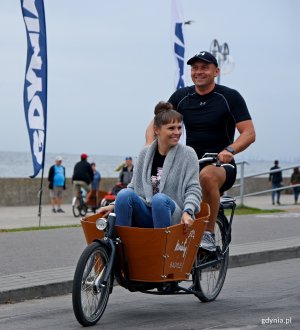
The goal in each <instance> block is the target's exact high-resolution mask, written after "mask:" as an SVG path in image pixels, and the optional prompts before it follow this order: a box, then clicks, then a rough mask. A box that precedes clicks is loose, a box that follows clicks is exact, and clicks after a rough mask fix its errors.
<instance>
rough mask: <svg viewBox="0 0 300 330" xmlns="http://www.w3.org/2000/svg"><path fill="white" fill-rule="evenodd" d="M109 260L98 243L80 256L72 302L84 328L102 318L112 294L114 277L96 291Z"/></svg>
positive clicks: (77, 317) (87, 248)
mask: <svg viewBox="0 0 300 330" xmlns="http://www.w3.org/2000/svg"><path fill="white" fill-rule="evenodd" d="M108 260H109V254H108V252H107V250H106V249H105V248H104V247H103V246H102V245H101V244H99V243H98V242H94V243H92V244H90V245H88V246H87V247H86V248H85V250H84V251H83V253H82V255H81V256H80V258H79V260H78V263H77V267H76V270H75V274H74V280H73V290H72V302H73V311H74V314H75V316H76V319H77V321H78V322H79V323H80V324H81V325H83V326H85V327H86V326H92V325H95V324H96V323H97V322H98V321H99V320H100V318H101V317H102V315H103V313H104V311H105V308H106V305H107V302H108V298H109V294H110V287H111V284H112V281H113V276H109V280H108V283H107V285H106V286H105V287H99V288H98V290H95V286H94V283H95V280H96V278H97V277H98V276H99V275H100V274H101V275H103V274H104V273H105V269H106V267H107V264H108Z"/></svg>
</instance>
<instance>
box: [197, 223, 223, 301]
mask: <svg viewBox="0 0 300 330" xmlns="http://www.w3.org/2000/svg"><path fill="white" fill-rule="evenodd" d="M215 240H216V247H217V251H216V252H209V251H205V250H202V249H199V251H198V255H197V258H196V263H195V264H196V266H199V265H203V264H205V263H206V262H210V261H216V260H218V258H219V259H220V260H219V261H218V262H216V263H215V264H214V265H212V266H209V267H207V268H204V269H195V270H194V275H193V281H194V285H195V291H196V293H195V295H196V297H198V298H199V299H200V300H201V301H202V302H209V301H213V300H215V299H216V298H217V296H218V295H219V293H220V292H221V290H222V287H223V284H224V281H225V277H226V273H227V268H228V260H229V249H227V251H226V252H225V253H224V245H225V228H224V224H223V221H222V219H221V218H220V217H218V218H217V222H216V226H215Z"/></svg>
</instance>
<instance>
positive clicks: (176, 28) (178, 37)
mask: <svg viewBox="0 0 300 330" xmlns="http://www.w3.org/2000/svg"><path fill="white" fill-rule="evenodd" d="M183 26H184V19H183V11H182V8H181V3H180V1H179V0H172V34H173V40H174V55H175V60H176V72H175V88H176V89H179V88H182V87H184V86H185V83H184V53H185V46H184V36H183ZM179 142H180V143H182V144H186V130H185V126H184V123H182V133H181V137H180V140H179Z"/></svg>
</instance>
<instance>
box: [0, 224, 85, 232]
mask: <svg viewBox="0 0 300 330" xmlns="http://www.w3.org/2000/svg"><path fill="white" fill-rule="evenodd" d="M78 227H81V225H63V226H41V227H24V228H13V229H0V233H14V232H18V231H33V230H50V229H62V228H78Z"/></svg>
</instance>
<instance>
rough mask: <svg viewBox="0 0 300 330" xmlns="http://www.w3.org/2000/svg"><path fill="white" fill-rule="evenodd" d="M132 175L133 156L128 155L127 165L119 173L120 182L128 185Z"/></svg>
mask: <svg viewBox="0 0 300 330" xmlns="http://www.w3.org/2000/svg"><path fill="white" fill-rule="evenodd" d="M132 175H133V163H132V157H126V158H125V165H124V166H123V168H122V170H121V172H120V174H119V183H121V184H122V185H123V186H125V187H127V185H128V184H129V183H130V182H131V179H132Z"/></svg>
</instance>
